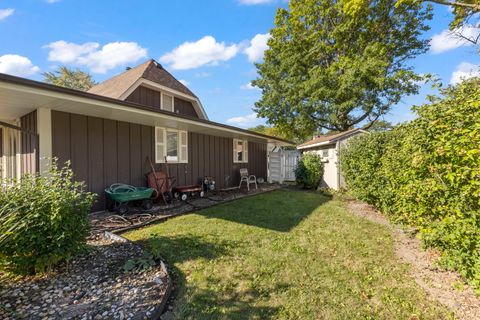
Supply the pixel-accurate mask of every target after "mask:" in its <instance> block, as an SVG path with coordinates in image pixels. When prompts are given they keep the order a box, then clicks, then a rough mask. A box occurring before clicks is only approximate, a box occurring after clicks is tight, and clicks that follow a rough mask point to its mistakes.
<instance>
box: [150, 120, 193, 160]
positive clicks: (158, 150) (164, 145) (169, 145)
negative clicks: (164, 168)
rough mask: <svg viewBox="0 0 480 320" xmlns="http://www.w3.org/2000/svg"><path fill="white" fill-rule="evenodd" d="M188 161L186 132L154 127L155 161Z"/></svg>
mask: <svg viewBox="0 0 480 320" xmlns="http://www.w3.org/2000/svg"><path fill="white" fill-rule="evenodd" d="M165 158H167V161H168V162H173V163H188V132H187V131H181V130H175V129H169V128H162V127H155V162H156V163H165Z"/></svg>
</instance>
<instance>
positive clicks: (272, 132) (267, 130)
mask: <svg viewBox="0 0 480 320" xmlns="http://www.w3.org/2000/svg"><path fill="white" fill-rule="evenodd" d="M248 130H251V131H255V132H258V133H261V134H265V135H267V136H272V137H277V138H280V139H285V140H292V139H294V138H295V137H293V136H292V135H288V134H287V133H285V132H283V131H282V129H280V128H278V127H275V126H266V125H264V124H259V125H258V126H256V127H253V128H250V129H248Z"/></svg>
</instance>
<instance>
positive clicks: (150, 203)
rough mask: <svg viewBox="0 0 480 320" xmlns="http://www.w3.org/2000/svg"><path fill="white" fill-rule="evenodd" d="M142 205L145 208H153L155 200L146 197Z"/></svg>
mask: <svg viewBox="0 0 480 320" xmlns="http://www.w3.org/2000/svg"><path fill="white" fill-rule="evenodd" d="M141 207H142V209H143V210H150V209H152V208H153V201H152V200H150V199H145V200H143V201H142V204H141Z"/></svg>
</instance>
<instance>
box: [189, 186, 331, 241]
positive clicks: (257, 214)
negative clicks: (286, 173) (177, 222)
mask: <svg viewBox="0 0 480 320" xmlns="http://www.w3.org/2000/svg"><path fill="white" fill-rule="evenodd" d="M329 200H331V197H329V196H326V195H321V194H319V193H315V192H306V191H292V190H288V191H284V190H279V191H274V192H269V193H266V194H261V195H258V196H254V197H249V198H245V199H240V200H237V201H234V202H232V203H226V204H222V205H219V206H216V207H213V208H209V209H204V210H199V211H197V212H196V214H199V215H201V216H204V217H206V218H214V219H224V220H228V221H232V222H236V223H242V224H246V225H250V226H255V227H259V228H264V229H270V230H274V231H280V232H288V231H290V230H291V229H292V228H294V227H296V226H297V225H298V224H299V223H300V222H302V221H303V220H304V219H305V218H307V217H308V216H309V215H310V214H311V213H312V212H313V211H314V210H315V209H316V208H317V207H319V206H320V205H322V204H324V203H326V202H328V201H329Z"/></svg>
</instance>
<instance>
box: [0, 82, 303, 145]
mask: <svg viewBox="0 0 480 320" xmlns="http://www.w3.org/2000/svg"><path fill="white" fill-rule="evenodd" d="M0 97H2V98H3V97H6V99H0V118H1V116H2V110H7V108H10V109H11V110H13V111H15V110H17V111H18V110H25V112H26V111H27V110H31V109H37V108H40V107H45V108H50V109H52V110H57V111H63V112H71V113H77V114H82V115H86V116H95V117H103V118H107V119H114V120H118V121H125V122H132V123H139V124H144V125H150V126H166V127H174V128H178V129H183V130H188V131H194V132H199V133H205V134H213V135H219V136H228V137H234V138H249V139H250V140H257V141H263V142H272V143H275V144H276V145H283V146H293V145H295V144H294V143H293V142H291V141H288V140H284V139H279V138H276V137H272V136H268V135H263V134H260V133H256V132H253V131H249V130H245V129H241V128H237V127H233V126H229V125H225V124H222V123H217V122H213V121H209V120H206V119H198V118H194V117H190V116H186V115H180V114H175V113H172V112H168V111H164V110H154V108H152V107H148V106H144V105H139V104H135V103H131V102H127V101H122V100H118V99H114V98H109V97H104V96H100V95H96V94H93V93H88V92H84V91H78V90H74V89H69V88H63V87H58V86H55V85H51V84H47V83H43V82H38V81H34V80H29V79H25V78H20V77H15V76H11V75H6V74H0ZM22 99H23V101H24V103H22ZM9 103H10V105H9ZM5 113H6V112H5Z"/></svg>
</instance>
